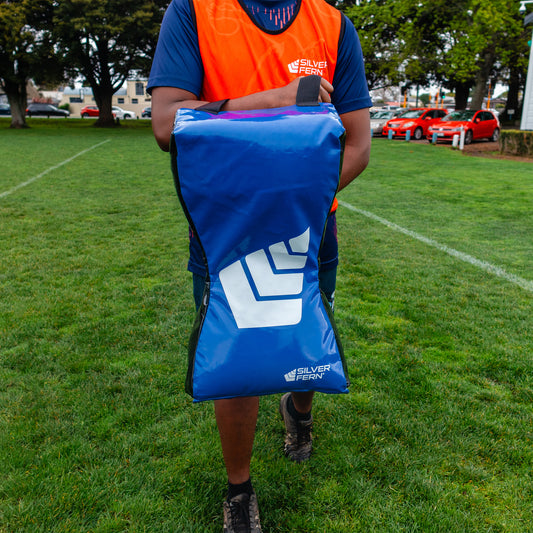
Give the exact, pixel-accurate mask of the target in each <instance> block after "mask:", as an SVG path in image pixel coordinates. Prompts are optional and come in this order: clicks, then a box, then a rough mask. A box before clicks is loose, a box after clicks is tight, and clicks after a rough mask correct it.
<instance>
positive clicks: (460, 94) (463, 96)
mask: <svg viewBox="0 0 533 533" xmlns="http://www.w3.org/2000/svg"><path fill="white" fill-rule="evenodd" d="M470 87H471V84H470V83H468V82H463V83H459V82H458V83H456V85H455V87H454V88H455V109H466V106H467V104H468V95H469V94H470Z"/></svg>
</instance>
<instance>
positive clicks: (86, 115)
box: [81, 113, 89, 118]
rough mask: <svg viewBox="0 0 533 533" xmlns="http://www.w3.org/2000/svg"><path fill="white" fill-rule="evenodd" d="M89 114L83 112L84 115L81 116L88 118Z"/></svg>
mask: <svg viewBox="0 0 533 533" xmlns="http://www.w3.org/2000/svg"><path fill="white" fill-rule="evenodd" d="M88 116H89V113H83V115H82V116H81V118H87V117H88Z"/></svg>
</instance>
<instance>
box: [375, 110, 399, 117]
mask: <svg viewBox="0 0 533 533" xmlns="http://www.w3.org/2000/svg"><path fill="white" fill-rule="evenodd" d="M393 116H394V112H393V111H378V112H377V113H376V114H375V115H374V116H373V117H372V118H392V117H393Z"/></svg>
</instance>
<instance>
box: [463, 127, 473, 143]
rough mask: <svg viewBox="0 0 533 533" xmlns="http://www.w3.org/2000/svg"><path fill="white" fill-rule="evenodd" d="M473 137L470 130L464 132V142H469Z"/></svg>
mask: <svg viewBox="0 0 533 533" xmlns="http://www.w3.org/2000/svg"><path fill="white" fill-rule="evenodd" d="M473 138H474V134H473V133H472V130H468V131H467V132H466V133H465V144H471V142H472V139H473Z"/></svg>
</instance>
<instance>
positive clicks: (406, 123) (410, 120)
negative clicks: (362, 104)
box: [382, 107, 447, 141]
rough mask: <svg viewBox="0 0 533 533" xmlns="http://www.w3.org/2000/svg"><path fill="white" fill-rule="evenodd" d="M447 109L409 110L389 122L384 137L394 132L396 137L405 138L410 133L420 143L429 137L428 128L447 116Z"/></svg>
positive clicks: (420, 108)
mask: <svg viewBox="0 0 533 533" xmlns="http://www.w3.org/2000/svg"><path fill="white" fill-rule="evenodd" d="M446 113H447V112H446V110H445V109H437V108H425V107H419V108H415V109H409V110H408V111H406V112H405V113H402V114H401V115H400V116H399V117H396V118H393V119H391V120H389V121H388V122H387V123H386V124H385V125H384V126H383V132H382V134H383V135H387V136H388V135H389V131H391V130H392V134H393V136H394V137H405V136H406V135H407V132H408V131H409V132H410V135H411V139H415V140H416V141H419V140H420V139H423V138H424V137H426V136H427V132H428V128H429V127H430V126H431V125H432V124H434V123H435V122H438V121H439V120H440V119H441V118H443V117H445V116H446Z"/></svg>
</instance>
